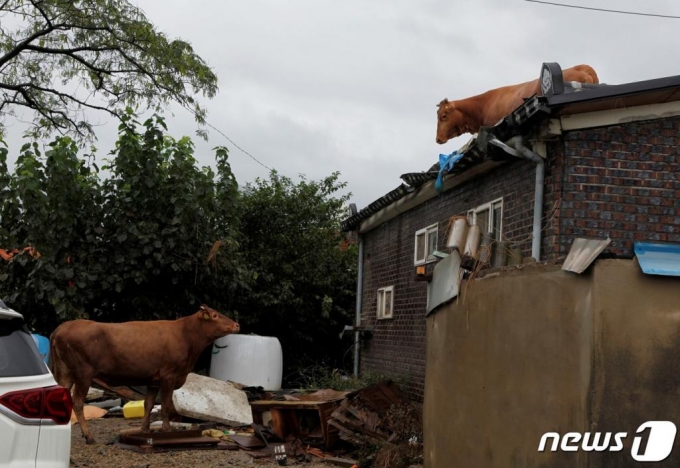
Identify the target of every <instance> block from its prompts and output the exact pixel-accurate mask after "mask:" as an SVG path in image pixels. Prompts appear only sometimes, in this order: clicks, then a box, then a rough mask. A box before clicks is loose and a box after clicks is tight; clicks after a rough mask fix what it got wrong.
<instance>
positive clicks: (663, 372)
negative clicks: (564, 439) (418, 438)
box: [424, 260, 680, 468]
mask: <svg viewBox="0 0 680 468" xmlns="http://www.w3.org/2000/svg"><path fill="white" fill-rule="evenodd" d="M461 290H462V291H463V295H462V297H461V298H460V299H459V300H456V301H454V302H452V303H451V304H449V305H447V306H444V307H443V308H441V309H440V310H438V311H437V312H436V313H434V314H433V315H431V316H430V317H429V318H428V319H427V366H426V380H425V403H424V429H425V460H426V467H427V468H436V467H441V468H444V467H446V468H450V467H485V468H491V467H503V468H509V467H605V466H606V467H610V466H638V464H637V463H638V462H635V461H634V460H633V459H632V458H631V457H630V445H631V443H632V440H633V433H634V432H635V430H636V429H637V427H638V426H639V425H640V424H641V423H642V422H645V421H649V420H655V419H660V420H670V421H675V422H676V423H679V422H680V405H677V395H679V394H680V386H679V385H678V384H679V383H680V372H678V371H680V347H679V346H678V344H680V279H679V278H661V277H649V276H646V275H643V274H642V272H641V271H640V269H639V266H638V265H637V262H636V261H627V260H602V261H599V262H597V263H596V264H595V265H594V267H591V269H590V270H589V271H588V272H586V273H585V274H583V275H575V274H572V273H567V272H563V271H561V270H560V269H559V267H557V266H532V267H525V268H524V269H523V270H520V271H513V272H506V273H503V274H502V275H500V276H496V277H491V278H487V279H481V280H473V281H469V282H467V283H464V284H463V285H462V287H461ZM589 430H591V431H600V432H608V431H611V432H628V433H629V437H628V438H627V439H626V441H625V442H626V448H625V449H624V451H623V452H621V453H620V454H618V455H614V456H612V455H611V454H609V453H607V454H606V455H603V456H597V455H593V454H588V453H586V452H583V451H579V452H576V453H571V452H569V453H565V452H561V451H559V452H557V453H552V452H544V453H539V452H538V444H539V441H540V439H541V436H542V435H543V434H544V433H545V432H549V431H554V432H559V433H560V434H565V433H567V432H572V431H575V432H587V431H589ZM671 460H676V458H671V459H669V462H668V463H669V464H668V465H667V464H666V463H664V464H657V465H655V466H677V464H678V462H677V460H676V461H675V462H674V463H671Z"/></svg>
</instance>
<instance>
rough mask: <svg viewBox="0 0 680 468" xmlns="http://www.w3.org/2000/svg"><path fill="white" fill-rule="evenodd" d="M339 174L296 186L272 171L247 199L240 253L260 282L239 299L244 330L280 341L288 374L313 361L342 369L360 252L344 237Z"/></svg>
mask: <svg viewBox="0 0 680 468" xmlns="http://www.w3.org/2000/svg"><path fill="white" fill-rule="evenodd" d="M338 178H339V175H338V174H337V173H334V174H332V175H331V176H329V177H326V178H324V179H322V180H320V181H307V180H306V179H304V178H303V179H302V180H301V181H300V182H299V183H297V184H295V183H293V182H292V181H291V180H290V179H288V178H286V177H283V176H281V175H279V174H277V173H276V172H273V173H272V174H271V175H270V177H269V179H268V180H262V179H257V180H256V181H255V182H254V183H252V184H248V185H247V186H246V187H245V189H244V190H243V191H242V194H241V203H240V213H241V215H240V220H241V229H240V230H241V233H242V236H243V238H242V241H241V242H242V249H243V250H242V251H243V255H244V256H245V261H246V262H247V264H248V267H249V268H248V269H249V270H252V271H253V272H254V275H255V282H254V284H253V286H252V289H251V291H250V292H249V293H248V294H246V295H243V296H240V297H237V299H236V300H237V304H236V308H237V310H238V315H239V320H240V322H241V323H242V324H243V325H244V328H245V329H246V330H251V331H254V332H256V333H259V334H261V335H268V336H276V337H279V340H280V341H281V344H282V346H283V349H284V363H285V365H286V368H287V371H289V372H290V371H295V370H296V369H297V368H299V367H300V366H303V365H305V364H306V363H308V362H315V363H318V362H321V361H326V362H328V363H332V364H336V365H342V359H343V355H344V353H345V351H346V350H347V347H348V343H347V341H341V340H340V339H339V334H340V331H341V330H342V328H343V327H344V326H345V325H349V324H350V323H352V320H353V319H352V317H353V314H354V312H353V310H354V300H355V288H356V249H355V247H354V246H353V245H351V244H350V243H348V242H347V240H346V238H345V236H344V234H343V233H342V232H341V231H340V220H341V219H342V217H343V215H344V213H345V205H346V202H347V199H348V197H349V195H345V196H340V195H338V192H339V191H340V190H342V189H343V188H344V187H345V184H344V183H340V182H339V180H338Z"/></svg>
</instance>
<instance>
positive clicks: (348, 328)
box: [340, 325, 373, 339]
mask: <svg viewBox="0 0 680 468" xmlns="http://www.w3.org/2000/svg"><path fill="white" fill-rule="evenodd" d="M345 332H352V333H355V332H359V333H368V334H371V333H373V327H371V326H365V325H345V328H343V330H342V331H341V332H340V339H342V337H343V336H345Z"/></svg>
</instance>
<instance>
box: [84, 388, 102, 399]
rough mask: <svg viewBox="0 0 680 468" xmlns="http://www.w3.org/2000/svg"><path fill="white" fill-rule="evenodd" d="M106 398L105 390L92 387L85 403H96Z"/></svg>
mask: <svg viewBox="0 0 680 468" xmlns="http://www.w3.org/2000/svg"><path fill="white" fill-rule="evenodd" d="M103 397H104V390H100V389H98V388H94V387H90V389H89V390H88V391H87V396H86V397H85V401H96V400H99V399H101V398H103Z"/></svg>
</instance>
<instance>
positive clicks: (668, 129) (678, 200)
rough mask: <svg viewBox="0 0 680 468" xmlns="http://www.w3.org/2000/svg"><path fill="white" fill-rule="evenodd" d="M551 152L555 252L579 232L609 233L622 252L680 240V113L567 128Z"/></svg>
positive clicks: (611, 248)
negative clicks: (557, 209)
mask: <svg viewBox="0 0 680 468" xmlns="http://www.w3.org/2000/svg"><path fill="white" fill-rule="evenodd" d="M554 157H555V159H556V160H557V161H558V162H557V163H556V164H558V165H560V166H561V167H562V168H564V172H563V182H562V183H561V184H560V185H561V186H560V187H559V190H560V194H559V195H558V196H559V197H561V198H562V199H563V200H562V203H561V216H560V219H559V228H558V229H559V231H560V232H559V243H558V245H556V246H555V250H556V251H557V252H558V253H559V254H560V255H566V254H567V253H568V251H569V248H570V246H571V243H572V240H573V238H574V237H578V236H597V237H607V236H609V237H610V238H611V239H612V243H611V244H610V245H609V247H608V250H607V251H608V252H611V253H614V254H617V255H623V256H632V255H633V242H634V241H652V242H653V241H659V242H674V243H680V118H672V119H663V120H655V121H649V122H633V123H628V124H625V125H617V126H612V127H605V128H599V129H589V130H584V131H572V132H568V133H566V134H565V135H564V136H563V140H562V142H561V144H560V145H558V146H557V147H556V148H555V154H554Z"/></svg>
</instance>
